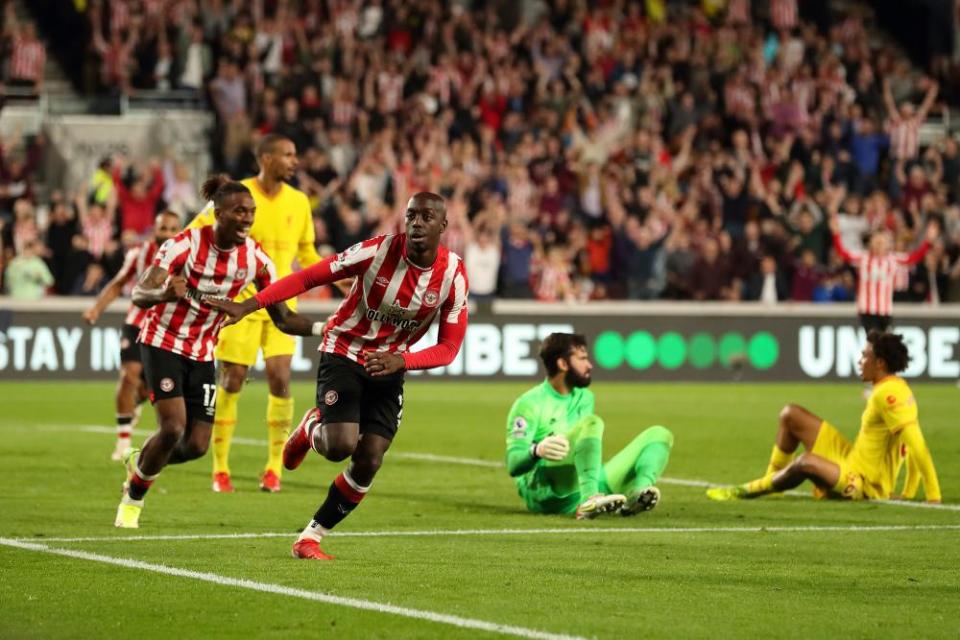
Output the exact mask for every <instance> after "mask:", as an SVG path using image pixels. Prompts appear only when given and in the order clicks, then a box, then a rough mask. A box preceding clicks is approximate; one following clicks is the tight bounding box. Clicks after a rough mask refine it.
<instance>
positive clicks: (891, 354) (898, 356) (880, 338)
mask: <svg viewBox="0 0 960 640" xmlns="http://www.w3.org/2000/svg"><path fill="white" fill-rule="evenodd" d="M867 342H869V343H870V344H872V345H873V355H874V356H875V357H876V358H877V359H878V360H883V361H884V362H885V363H886V365H887V372H888V373H900V372H901V371H903V370H904V369H906V368H907V365H908V364H910V354H909V353H908V352H907V345H905V344H904V343H903V336H901V335H899V334H896V333H887V332H885V331H877V330H876V329H873V330H871V331H870V333H868V334H867Z"/></svg>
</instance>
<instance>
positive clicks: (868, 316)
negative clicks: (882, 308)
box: [860, 313, 893, 333]
mask: <svg viewBox="0 0 960 640" xmlns="http://www.w3.org/2000/svg"><path fill="white" fill-rule="evenodd" d="M892 322H893V318H891V317H890V316H878V315H875V314H872V313H861V314H860V326H861V327H863V329H864V331H866V332H867V333H870V330H871V329H876V330H877V331H886V330H887V329H889V328H890V324H891V323H892Z"/></svg>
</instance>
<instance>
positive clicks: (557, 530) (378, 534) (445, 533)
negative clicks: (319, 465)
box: [8, 524, 960, 543]
mask: <svg viewBox="0 0 960 640" xmlns="http://www.w3.org/2000/svg"><path fill="white" fill-rule="evenodd" d="M956 530H960V524H918V525H910V524H903V525H898V524H891V525H855V524H854V525H810V526H803V525H801V526H794V527H790V526H772V527H763V526H756V527H603V528H595V529H591V528H579V527H554V528H544V529H427V530H420V531H417V530H413V531H332V532H330V534H329V535H330V536H332V537H335V538H440V537H455V536H526V535H569V534H583V535H592V534H596V535H609V534H628V533H641V534H662V533H826V532H839V533H846V532H858V533H871V532H883V531H956ZM295 535H296V532H290V531H285V532H264V533H184V534H167V535H164V534H160V535H135V536H98V537H86V538H8V539H9V540H15V541H17V542H24V543H29V542H31V541H38V540H42V542H44V543H47V542H131V541H161V540H246V539H257V538H291V539H292V538H293V537H294V536H295Z"/></svg>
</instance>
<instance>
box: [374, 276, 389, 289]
mask: <svg viewBox="0 0 960 640" xmlns="http://www.w3.org/2000/svg"><path fill="white" fill-rule="evenodd" d="M374 282H375V283H376V284H377V285H378V286H381V287H385V286H387V285H388V284H390V278H388V277H386V276H377V279H376V280H374Z"/></svg>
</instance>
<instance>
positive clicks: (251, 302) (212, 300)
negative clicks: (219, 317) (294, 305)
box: [202, 296, 279, 327]
mask: <svg viewBox="0 0 960 640" xmlns="http://www.w3.org/2000/svg"><path fill="white" fill-rule="evenodd" d="M202 300H203V302H205V303H206V304H208V305H210V306H211V307H213V308H214V309H216V310H217V311H222V312H223V313H225V314H227V316H229V318H228V319H227V321H226V322H224V323H223V324H222V325H221V326H224V327H229V326H230V325H232V324H237V323H238V322H240V321H241V320H243V319H244V318H245V317H247V316H248V315H250V314H251V313H253V312H254V311H256V310H257V309H258V308H259V307H258V305H257V300H256V299H255V298H247V299H246V300H244V301H243V302H234V301H233V300H228V299H227V298H216V297H213V296H203V298H202ZM267 313H269V311H268V312H267ZM272 317H273V316H271V318H272ZM278 326H279V325H278Z"/></svg>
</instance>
